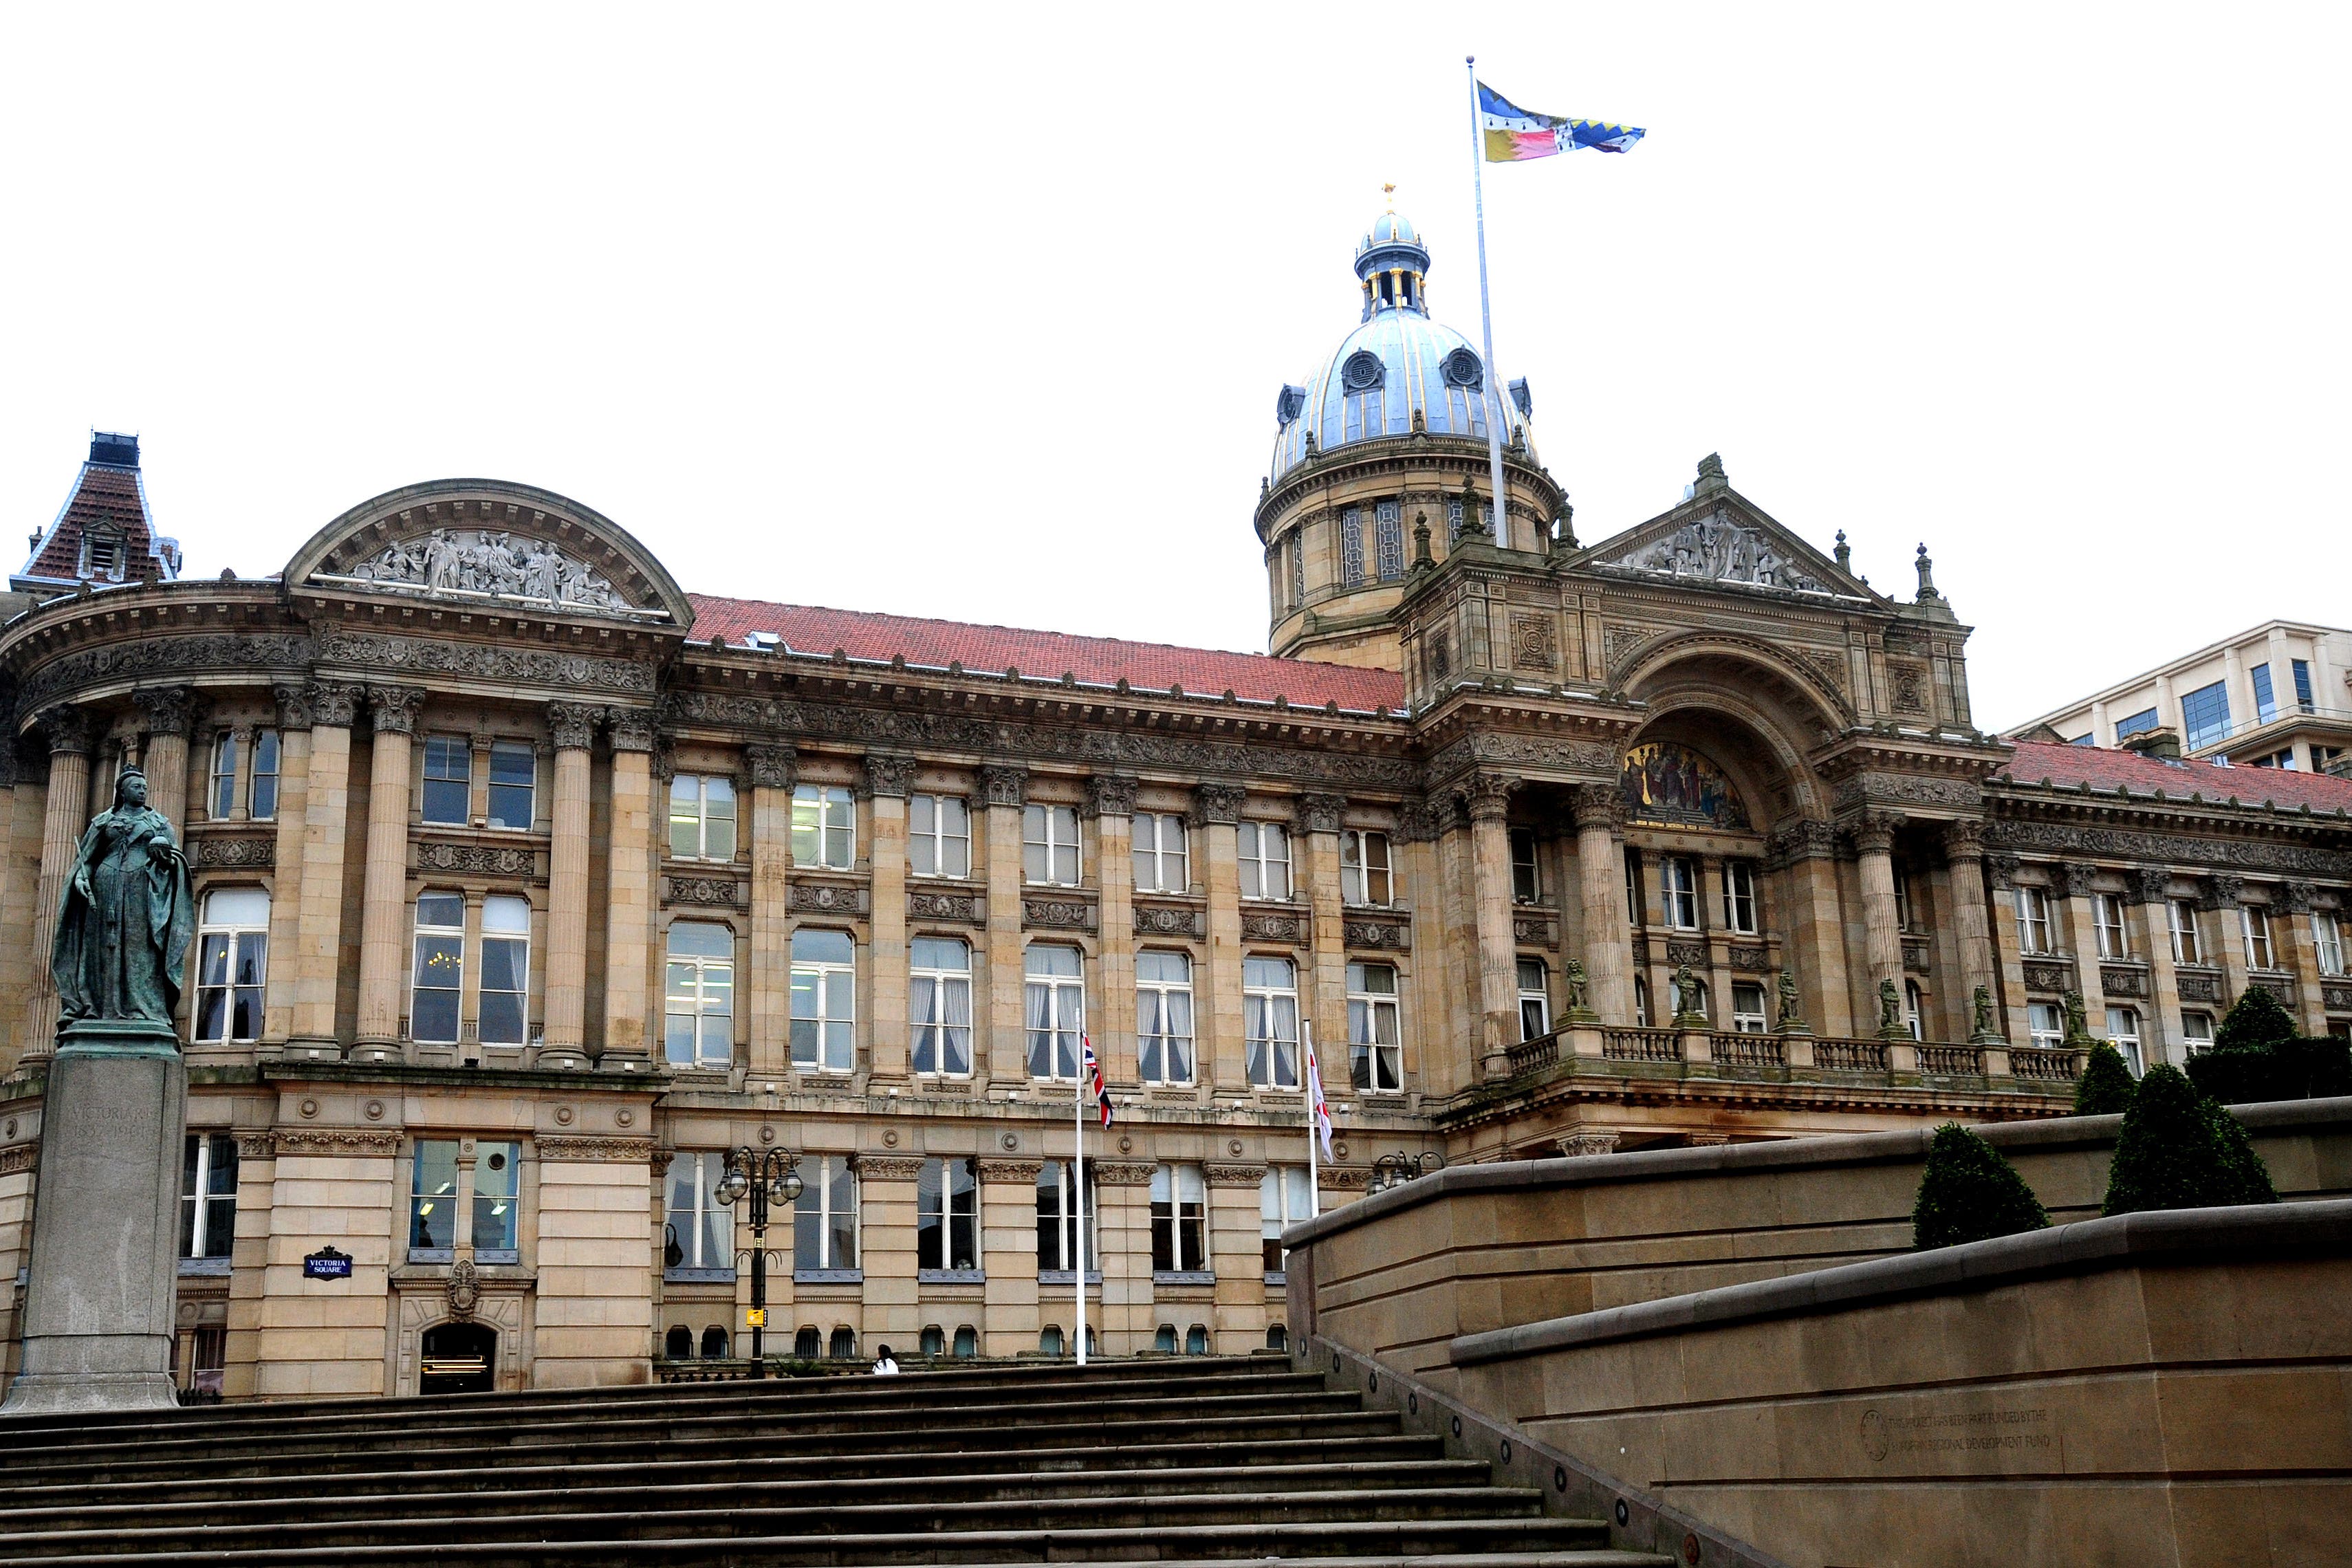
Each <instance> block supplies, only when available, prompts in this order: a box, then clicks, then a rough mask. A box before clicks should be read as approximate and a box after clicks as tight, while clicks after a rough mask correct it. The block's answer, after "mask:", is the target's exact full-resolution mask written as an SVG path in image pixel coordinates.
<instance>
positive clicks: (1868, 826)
mask: <svg viewBox="0 0 2352 1568" xmlns="http://www.w3.org/2000/svg"><path fill="white" fill-rule="evenodd" d="M1900 826H1903V814H1902V813H1901V812H1899V811H1865V812H1863V813H1862V814H1860V815H1859V816H1855V817H1854V818H1853V821H1851V822H1849V823H1847V824H1846V825H1845V830H1846V833H1847V834H1848V835H1849V836H1850V837H1852V838H1853V847H1854V848H1855V849H1856V850H1858V851H1860V852H1861V853H1863V854H1864V855H1885V854H1886V853H1888V852H1889V851H1891V850H1892V849H1893V848H1894V847H1895V829H1896V828H1898V827H1900Z"/></svg>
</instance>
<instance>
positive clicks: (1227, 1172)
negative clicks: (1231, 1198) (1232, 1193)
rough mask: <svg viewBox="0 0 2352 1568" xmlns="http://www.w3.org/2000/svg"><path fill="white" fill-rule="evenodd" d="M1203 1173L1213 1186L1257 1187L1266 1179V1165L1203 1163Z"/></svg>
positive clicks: (1204, 1178) (1203, 1177)
mask: <svg viewBox="0 0 2352 1568" xmlns="http://www.w3.org/2000/svg"><path fill="white" fill-rule="evenodd" d="M1201 1175H1202V1179H1203V1180H1205V1181H1206V1182H1207V1183H1208V1184H1209V1185H1211V1186H1213V1187H1255V1186H1256V1185H1257V1184H1259V1183H1260V1182H1262V1181H1264V1180H1265V1166H1264V1165H1231V1164H1210V1165H1202V1167H1201Z"/></svg>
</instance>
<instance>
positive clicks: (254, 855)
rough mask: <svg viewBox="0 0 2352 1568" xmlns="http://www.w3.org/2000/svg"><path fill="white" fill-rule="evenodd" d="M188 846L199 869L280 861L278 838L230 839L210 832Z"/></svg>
mask: <svg viewBox="0 0 2352 1568" xmlns="http://www.w3.org/2000/svg"><path fill="white" fill-rule="evenodd" d="M188 849H189V853H190V854H191V855H192V856H194V859H195V865H196V869H197V870H199V871H226V870H233V869H241V868H262V867H268V866H274V865H276V864H277V863H278V840H277V839H276V838H275V837H259V838H256V837H238V838H229V837H222V836H220V835H218V834H210V833H208V834H205V835H204V836H202V837H198V838H196V839H194V840H193V841H192V842H191V843H190V844H189V846H188Z"/></svg>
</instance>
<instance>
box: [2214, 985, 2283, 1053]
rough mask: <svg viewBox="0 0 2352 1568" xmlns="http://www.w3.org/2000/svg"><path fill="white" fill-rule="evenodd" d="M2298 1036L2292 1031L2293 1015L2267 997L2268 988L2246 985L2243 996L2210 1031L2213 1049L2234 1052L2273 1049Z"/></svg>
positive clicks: (2276, 1001)
mask: <svg viewBox="0 0 2352 1568" xmlns="http://www.w3.org/2000/svg"><path fill="white" fill-rule="evenodd" d="M2300 1032H2301V1031H2300V1030H2298V1029H2297V1028H2296V1027H2295V1022H2294V1014H2292V1013H2289V1012H2288V1011H2287V1010H2286V1009H2285V1008H2284V1007H2283V1006H2281V1005H2279V999H2278V998H2277V997H2275V996H2273V995H2272V994H2270V991H2269V988H2268V987H2266V986H2261V985H2249V986H2247V987H2246V990H2245V994H2243V995H2242V996H2240V997H2239V998H2238V1000H2237V1001H2236V1002H2235V1003H2233V1004H2232V1005H2231V1008H2230V1010H2229V1012H2227V1013H2226V1014H2224V1015H2222V1017H2221V1027H2220V1028H2218V1029H2216V1030H2214V1031H2213V1048H2214V1049H2215V1050H2217V1051H2234V1050H2242V1049H2244V1048H2246V1047H2252V1046H2275V1045H2277V1044H2278V1043H2279V1042H2280V1041H2282V1040H2291V1039H2293V1038H2294V1037H2295V1036H2296V1035H2297V1034H2299V1033H2300Z"/></svg>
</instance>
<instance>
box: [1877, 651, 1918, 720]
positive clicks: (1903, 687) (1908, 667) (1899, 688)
mask: <svg viewBox="0 0 2352 1568" xmlns="http://www.w3.org/2000/svg"><path fill="white" fill-rule="evenodd" d="M1886 680H1887V684H1888V685H1889V686H1891V687H1892V688H1893V689H1894V708H1895V711H1896V712H1897V713H1925V712H1927V670H1926V669H1925V668H1921V667H1920V666H1918V665H1916V664H1895V663H1893V662H1891V661H1890V662H1889V663H1888V664H1887V667H1886Z"/></svg>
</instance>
